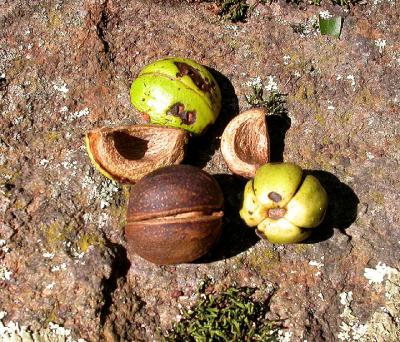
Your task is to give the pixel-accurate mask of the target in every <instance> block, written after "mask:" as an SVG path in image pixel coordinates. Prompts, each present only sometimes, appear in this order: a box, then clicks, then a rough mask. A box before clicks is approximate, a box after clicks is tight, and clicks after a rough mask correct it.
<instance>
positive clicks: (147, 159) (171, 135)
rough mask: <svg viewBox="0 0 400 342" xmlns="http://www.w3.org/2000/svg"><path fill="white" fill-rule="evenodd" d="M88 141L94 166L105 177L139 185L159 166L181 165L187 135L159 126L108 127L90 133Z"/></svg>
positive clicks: (88, 150)
mask: <svg viewBox="0 0 400 342" xmlns="http://www.w3.org/2000/svg"><path fill="white" fill-rule="evenodd" d="M85 142H86V149H87V152H88V154H89V157H90V159H91V161H92V163H93V165H94V166H95V167H96V168H97V169H98V170H99V171H100V172H101V173H102V174H103V175H104V176H106V177H108V178H110V179H113V180H116V181H119V182H127V183H135V182H136V181H138V180H139V179H141V178H142V177H143V176H144V175H146V174H147V173H149V172H151V171H153V170H156V169H157V168H159V167H162V166H166V165H172V164H179V163H180V162H181V161H182V160H183V157H184V148H185V143H186V133H185V132H184V131H182V130H180V129H176V128H171V127H161V126H156V125H131V126H120V127H114V128H108V127H104V128H100V129H95V130H92V131H90V132H88V133H87V134H86V137H85Z"/></svg>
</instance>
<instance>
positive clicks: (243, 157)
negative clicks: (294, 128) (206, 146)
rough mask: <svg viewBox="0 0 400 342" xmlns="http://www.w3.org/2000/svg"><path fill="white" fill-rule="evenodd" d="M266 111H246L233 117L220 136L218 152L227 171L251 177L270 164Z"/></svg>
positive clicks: (257, 109)
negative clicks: (223, 160) (219, 149)
mask: <svg viewBox="0 0 400 342" xmlns="http://www.w3.org/2000/svg"><path fill="white" fill-rule="evenodd" d="M265 118H266V110H265V109H263V108H253V109H249V110H247V111H245V112H243V113H241V114H239V115H237V116H236V117H234V118H233V119H232V120H231V121H230V122H229V124H228V125H227V126H226V128H225V130H224V132H223V134H222V137H221V152H222V156H223V157H224V159H225V162H226V164H227V165H228V167H229V169H230V170H231V171H232V172H233V173H235V174H238V175H240V176H242V177H245V178H253V177H254V175H255V173H256V170H257V169H258V168H259V167H260V166H262V165H264V164H266V163H268V162H269V155H270V144H269V136H268V128H267V123H266V120H265Z"/></svg>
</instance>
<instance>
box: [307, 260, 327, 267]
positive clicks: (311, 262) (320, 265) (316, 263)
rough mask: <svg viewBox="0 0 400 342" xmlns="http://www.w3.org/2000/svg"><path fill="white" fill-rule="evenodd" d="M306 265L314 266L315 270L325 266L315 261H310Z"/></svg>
mask: <svg viewBox="0 0 400 342" xmlns="http://www.w3.org/2000/svg"><path fill="white" fill-rule="evenodd" d="M308 264H309V265H310V266H315V267H317V268H321V267H324V266H325V265H324V264H323V263H322V262H319V261H315V260H311V261H310V262H309V263H308Z"/></svg>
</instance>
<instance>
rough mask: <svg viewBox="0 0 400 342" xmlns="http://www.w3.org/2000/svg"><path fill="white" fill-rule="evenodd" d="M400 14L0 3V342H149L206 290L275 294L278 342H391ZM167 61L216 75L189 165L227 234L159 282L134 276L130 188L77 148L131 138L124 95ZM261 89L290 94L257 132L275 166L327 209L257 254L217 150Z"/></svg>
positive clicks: (371, 6)
mask: <svg viewBox="0 0 400 342" xmlns="http://www.w3.org/2000/svg"><path fill="white" fill-rule="evenodd" d="M323 10H324V11H326V10H329V11H330V13H335V14H339V15H342V16H343V17H344V25H343V31H342V35H341V39H334V38H332V37H328V36H321V35H320V34H319V33H318V30H317V29H315V28H314V27H315V25H313V23H315V22H316V21H317V17H318V14H319V12H320V11H323ZM399 14H400V13H399V7H398V4H396V2H395V1H394V0H380V1H373V2H368V3H367V4H357V5H355V6H353V7H351V8H350V9H349V10H347V9H345V8H343V7H339V6H333V5H330V4H329V3H323V4H322V6H321V7H317V6H306V7H304V8H301V6H297V5H293V4H292V5H291V4H286V3H284V2H281V1H278V2H273V3H272V4H270V5H262V4H258V5H257V6H256V7H255V9H254V10H253V11H252V12H251V13H250V16H249V17H248V18H247V20H246V22H243V23H236V24H233V23H231V22H227V21H224V20H221V19H220V18H219V17H218V16H217V15H216V14H215V13H214V12H213V11H212V6H211V5H210V4H209V3H202V2H200V3H199V2H191V3H189V2H179V1H161V0H160V1H155V0H152V1H144V0H142V1H139V0H136V1H132V0H130V1H128V0H121V1H113V0H99V1H96V0H84V1H77V0H65V1H62V0H57V1H34V2H33V1H22V0H16V1H7V0H5V1H4V0H3V1H0V113H1V114H0V289H1V296H0V340H3V339H4V340H7V338H10V337H11V336H16V335H19V336H25V337H24V338H28V337H26V336H31V337H32V336H53V337H52V338H53V340H57V339H56V338H58V339H59V340H69V341H72V340H74V341H75V340H79V339H84V340H87V341H97V340H101V339H104V340H107V341H117V340H121V339H122V340H139V341H140V340H142V341H150V340H153V339H156V338H157V331H158V329H160V328H161V329H162V330H165V329H168V328H169V327H171V325H172V324H173V323H174V322H175V321H176V319H177V315H178V314H179V312H180V308H181V307H185V306H187V305H189V304H191V303H193V301H194V300H195V290H196V287H197V286H198V284H199V282H200V281H201V280H203V279H204V278H206V277H207V276H211V277H212V278H213V279H214V282H215V286H216V287H217V288H218V287H220V288H223V287H224V286H229V285H232V284H234V283H236V284H239V285H247V286H259V287H265V288H270V289H275V292H274V295H273V297H272V302H271V313H270V318H272V319H281V320H283V322H284V333H283V335H282V336H283V337H282V339H286V341H289V340H292V341H300V340H309V341H322V340H329V341H331V340H344V341H350V340H361V341H370V340H371V339H372V338H373V337H374V336H375V337H376V336H378V339H379V340H382V341H396V340H399V339H400V335H399V334H400V333H399V331H400V321H399V317H400V313H399V310H400V307H399V304H398V303H399V302H400V274H399V269H400V265H399V252H400V230H399V229H398V226H397V225H398V224H399V221H400V214H399V212H400V211H399V206H398V202H399V193H398V189H400V168H399V161H400V153H399V150H400V145H399V141H400V136H399V135H400V133H399V111H400V90H399V87H398V85H399V84H400V44H399V42H400V23H399V21H398V17H399ZM168 55H175V56H184V57H189V58H193V59H195V60H197V61H199V62H200V63H202V64H204V65H206V66H208V67H210V68H212V69H213V70H214V71H213V72H214V74H215V76H216V78H217V80H218V82H219V83H220V86H221V88H222V92H223V98H224V100H223V101H224V103H223V110H222V112H221V114H220V117H219V119H218V121H217V123H216V124H215V125H214V126H213V127H212V128H210V129H209V131H208V132H207V133H206V134H205V135H204V136H202V137H199V138H193V139H192V140H191V141H190V143H189V146H188V156H187V159H186V163H190V164H194V165H197V166H200V167H202V168H204V169H205V170H207V171H209V172H210V173H212V174H215V175H216V178H217V180H218V181H219V182H220V184H221V187H222V188H223V190H224V193H225V200H226V218H225V226H224V237H223V239H222V240H221V242H220V243H219V244H218V246H216V248H215V249H214V250H213V252H212V253H211V254H210V255H207V256H206V257H204V258H203V259H201V260H199V261H198V262H196V263H193V264H187V265H178V266H168V267H156V266H154V265H152V264H149V263H147V262H146V261H144V260H142V259H141V258H139V257H137V256H134V255H132V256H129V261H128V256H127V254H126V251H125V248H124V246H125V241H124V236H123V227H124V220H125V218H124V214H125V208H126V199H127V195H128V192H129V187H127V186H120V185H117V184H116V183H113V182H111V181H108V180H106V179H105V178H103V177H102V176H101V175H100V174H99V173H97V172H96V171H95V170H94V169H93V167H92V166H91V164H90V162H89V159H88V157H87V155H86V152H85V148H84V144H83V136H84V133H85V132H86V131H87V130H89V129H92V128H95V127H100V126H105V125H120V124H125V123H135V122H139V121H140V119H139V116H138V113H135V111H134V110H133V109H132V107H131V105H130V103H129V86H130V83H131V81H132V80H133V78H134V77H135V75H137V73H138V72H139V70H140V69H141V68H142V67H143V66H144V65H145V64H147V63H149V62H151V61H153V60H155V59H157V58H161V57H164V56H168ZM260 82H261V83H262V86H263V87H264V90H265V93H268V91H271V90H272V91H279V92H280V93H282V94H287V96H286V101H287V109H288V111H289V114H288V118H286V120H284V121H282V118H281V117H274V116H273V115H271V116H270V117H269V118H268V120H270V121H271V122H270V126H272V127H275V129H276V130H277V131H275V134H274V136H273V140H272V147H271V148H272V149H274V146H275V152H273V158H274V159H275V160H282V159H283V160H287V161H293V162H296V163H298V164H299V165H301V166H302V167H303V168H306V169H308V170H310V171H312V172H313V173H314V174H316V175H317V176H318V177H319V178H320V180H321V182H322V183H323V184H324V185H325V187H326V189H327V191H328V194H329V197H330V207H329V212H328V215H327V218H326V220H325V223H324V225H323V227H322V228H323V229H321V230H320V233H319V234H316V235H315V236H314V239H313V240H312V241H310V243H307V244H300V245H290V246H274V245H271V244H269V243H267V242H264V241H259V240H258V239H257V237H256V236H255V234H254V232H253V231H252V230H251V229H248V228H246V227H244V225H243V223H242V222H241V221H240V219H239V217H238V208H239V206H240V192H241V191H242V189H243V187H244V181H243V180H241V179H238V178H237V177H234V176H232V175H231V174H230V173H229V171H228V169H227V167H226V165H225V163H224V161H223V159H222V156H221V153H220V151H219V138H220V136H221V134H222V131H223V128H224V127H225V126H226V124H227V122H228V121H229V119H230V118H232V117H233V116H235V115H237V114H238V112H239V111H242V110H245V109H247V108H249V104H248V103H247V102H246V100H245V95H246V94H250V93H251V84H253V85H256V86H257V84H258V85H259V84H260ZM277 132H279V133H278V134H277ZM35 334H36V335H35ZM36 338H37V337H36Z"/></svg>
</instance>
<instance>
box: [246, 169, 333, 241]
mask: <svg viewBox="0 0 400 342" xmlns="http://www.w3.org/2000/svg"><path fill="white" fill-rule="evenodd" d="M327 205H328V196H327V194H326V191H325V189H324V188H323V187H322V185H321V184H320V182H319V181H318V179H317V178H315V177H314V176H312V175H306V176H304V175H303V170H302V169H301V168H300V167H299V166H297V165H295V164H292V163H269V164H266V165H263V166H262V167H260V168H259V169H258V170H257V172H256V175H255V177H254V179H252V180H249V181H248V183H247V184H246V187H245V190H244V199H243V206H242V209H241V210H240V216H241V218H242V219H243V220H244V221H245V222H246V224H247V225H248V226H250V227H257V233H258V234H259V235H260V236H262V237H264V238H266V239H267V240H269V241H271V242H272V243H296V242H301V241H303V240H305V239H306V238H308V237H309V236H310V235H311V233H312V231H313V230H312V228H315V227H317V226H318V225H319V224H320V223H321V222H322V220H323V218H324V216H325V212H326V209H327Z"/></svg>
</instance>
